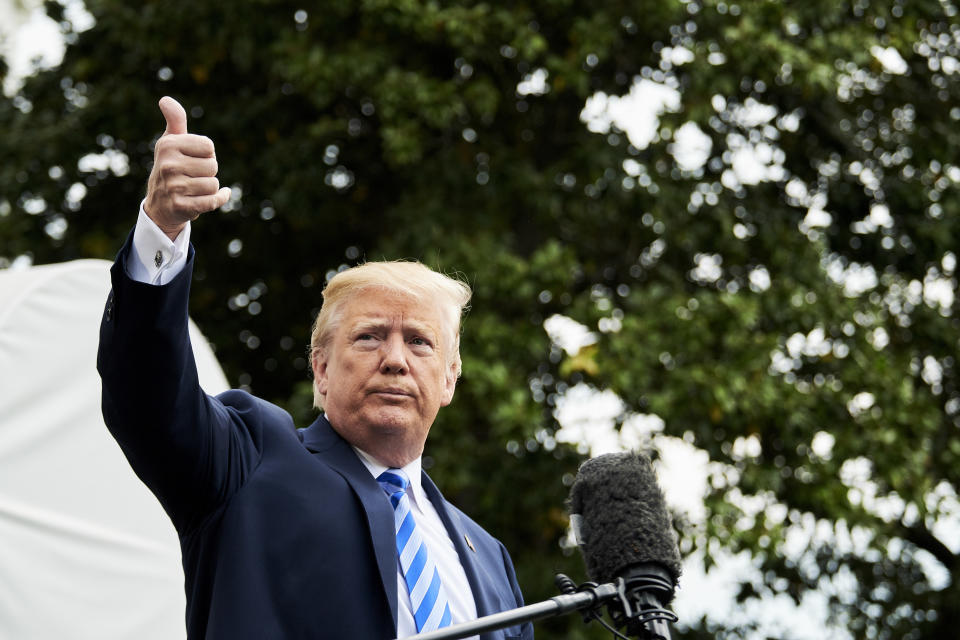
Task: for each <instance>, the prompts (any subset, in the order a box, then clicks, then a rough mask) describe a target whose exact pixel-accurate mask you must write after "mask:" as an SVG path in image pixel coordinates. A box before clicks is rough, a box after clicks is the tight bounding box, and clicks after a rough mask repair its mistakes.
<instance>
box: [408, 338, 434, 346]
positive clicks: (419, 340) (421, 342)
mask: <svg viewBox="0 0 960 640" xmlns="http://www.w3.org/2000/svg"><path fill="white" fill-rule="evenodd" d="M410 344H415V345H420V346H425V347H429V346H430V343H429V342H427V341H426V340H424V339H423V338H412V339H411V340H410Z"/></svg>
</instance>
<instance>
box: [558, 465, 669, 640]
mask: <svg viewBox="0 0 960 640" xmlns="http://www.w3.org/2000/svg"><path fill="white" fill-rule="evenodd" d="M569 508H570V524H571V528H572V529H573V532H574V536H575V537H576V539H577V544H578V545H579V546H580V551H581V552H582V553H583V558H584V561H585V563H586V566H587V575H589V576H590V579H591V580H593V581H595V582H598V583H601V584H603V583H607V582H615V581H617V580H618V579H623V581H624V582H625V585H626V593H627V597H626V598H621V601H620V605H621V606H618V607H614V606H611V607H610V614H611V617H612V618H613V621H614V623H616V624H617V626H618V627H626V630H627V633H628V634H630V635H632V636H635V637H637V638H642V639H643V640H669V638H670V630H669V628H668V627H667V624H666V623H667V621H670V622H673V621H676V619H677V618H676V616H675V615H673V614H672V613H671V612H670V611H668V610H667V609H665V608H664V607H665V606H666V605H668V604H669V603H670V602H671V601H672V600H673V591H674V589H675V588H676V584H677V579H678V578H679V577H680V569H681V563H680V551H679V550H678V549H677V540H676V534H675V533H674V531H673V528H672V525H671V521H670V516H669V515H668V514H667V508H666V504H665V503H664V500H663V494H662V493H661V491H660V487H659V486H657V480H656V476H655V475H654V473H653V468H652V467H651V465H650V460H649V459H648V458H647V457H646V456H645V455H643V454H639V453H611V454H605V455H602V456H598V457H596V458H593V459H590V460H587V461H586V462H584V463H583V464H582V465H581V466H580V470H579V471H578V472H577V477H576V480H574V482H573V486H572V487H570V500H569Z"/></svg>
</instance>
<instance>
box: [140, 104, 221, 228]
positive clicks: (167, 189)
mask: <svg viewBox="0 0 960 640" xmlns="http://www.w3.org/2000/svg"><path fill="white" fill-rule="evenodd" d="M160 111H161V112H162V113H163V117H164V119H165V120H166V121H167V128H166V130H165V131H164V132H163V135H162V136H160V139H159V140H157V144H156V146H155V147H154V151H153V169H152V170H151V171H150V178H149V179H148V180H147V199H146V202H145V203H144V211H146V213H147V215H148V216H150V219H151V220H153V221H154V222H155V223H156V224H157V226H158V227H160V228H161V229H162V230H163V232H164V233H166V234H167V236H168V237H169V238H170V239H171V240H173V239H176V237H177V235H178V234H179V233H180V231H181V230H182V229H183V227H184V226H186V224H187V222H188V221H189V220H195V219H196V218H197V217H198V216H199V215H200V214H201V213H205V212H207V211H213V210H214V209H218V208H220V207H222V206H223V205H225V204H226V203H227V200H229V199H230V189H229V188H228V187H223V188H220V181H219V180H217V177H216V176H217V155H216V152H215V150H214V147H213V141H212V140H210V138H207V137H206V136H198V135H193V134H190V133H187V112H186V111H184V109H183V107H182V106H181V105H180V103H179V102H177V101H176V100H174V99H173V98H170V97H167V96H164V97H163V98H161V99H160Z"/></svg>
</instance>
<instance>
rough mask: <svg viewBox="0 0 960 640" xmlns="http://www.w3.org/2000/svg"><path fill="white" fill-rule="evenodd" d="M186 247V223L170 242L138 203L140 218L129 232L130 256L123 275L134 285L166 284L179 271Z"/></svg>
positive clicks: (181, 269) (185, 260) (187, 239)
mask: <svg viewBox="0 0 960 640" xmlns="http://www.w3.org/2000/svg"><path fill="white" fill-rule="evenodd" d="M189 246H190V223H189V222H187V226H186V227H184V228H183V231H181V232H180V235H178V236H177V239H176V240H173V241H171V240H170V238H168V237H167V234H165V233H164V232H163V231H161V230H160V227H158V226H157V224H156V223H155V222H154V221H153V220H151V219H150V216H148V215H147V213H146V211H144V210H143V202H141V203H140V215H139V217H138V218H137V226H136V227H135V228H134V230H133V254H134V255H133V256H131V257H132V258H133V259H132V260H127V275H128V276H129V277H130V278H131V279H132V280H136V281H137V282H143V283H146V284H156V285H161V284H167V283H168V282H170V281H171V280H173V279H174V278H175V277H176V276H177V274H179V273H180V272H181V271H183V267H184V266H185V265H186V264H187V249H188V248H189Z"/></svg>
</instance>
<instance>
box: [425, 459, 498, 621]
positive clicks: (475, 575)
mask: <svg viewBox="0 0 960 640" xmlns="http://www.w3.org/2000/svg"><path fill="white" fill-rule="evenodd" d="M422 478H423V489H424V491H425V492H426V493H427V497H429V498H430V502H432V503H433V506H434V508H435V509H436V510H437V513H438V514H439V515H440V519H441V520H442V521H443V525H444V526H445V527H446V528H447V533H448V534H450V539H451V540H452V541H453V545H454V547H456V549H457V555H459V556H460V564H461V565H463V571H464V573H466V574H467V581H468V582H469V583H470V589H471V590H472V591H473V601H474V602H475V603H476V605H477V617H483V616H487V615H490V614H492V613H498V612H499V611H500V609H501V603H500V602H499V599H497V597H496V595H495V594H493V593H490V591H489V590H488V589H487V588H486V585H491V584H494V580H493V578H491V577H490V574H489V573H488V571H487V569H486V567H484V565H483V563H481V562H480V557H479V555H478V554H477V552H476V549H475V546H474V541H472V540H471V539H470V537H469V536H468V534H467V531H466V529H465V528H464V526H463V521H462V520H461V518H460V514H459V513H457V511H456V510H455V509H452V508H450V506H449V505H448V503H447V501H446V500H445V499H444V498H443V495H442V494H441V493H440V490H439V489H437V486H436V485H435V484H433V481H432V480H431V479H430V476H428V475H427V474H426V472H424V473H423V474H422ZM495 634H496V632H494V635H490V634H489V633H488V634H482V635H481V636H480V637H481V638H490V637H495Z"/></svg>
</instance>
